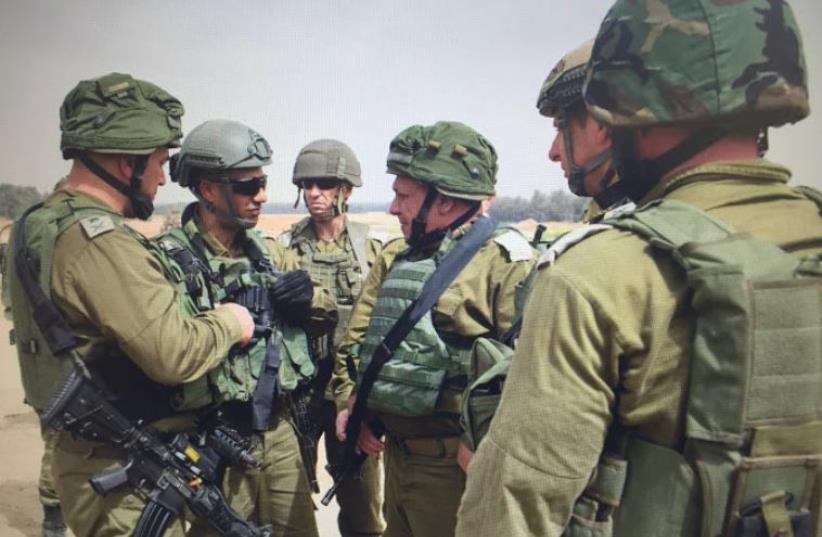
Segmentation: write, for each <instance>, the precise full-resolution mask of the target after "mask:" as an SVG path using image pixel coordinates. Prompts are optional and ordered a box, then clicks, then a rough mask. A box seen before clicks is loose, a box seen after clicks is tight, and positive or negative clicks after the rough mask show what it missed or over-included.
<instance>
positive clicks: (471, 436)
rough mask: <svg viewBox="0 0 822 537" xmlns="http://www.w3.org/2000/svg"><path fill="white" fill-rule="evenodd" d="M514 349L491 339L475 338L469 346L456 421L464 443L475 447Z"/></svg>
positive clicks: (493, 409)
mask: <svg viewBox="0 0 822 537" xmlns="http://www.w3.org/2000/svg"><path fill="white" fill-rule="evenodd" d="M513 356H514V350H513V349H512V348H511V347H509V346H507V345H505V344H503V343H500V342H499V341H496V340H494V339H488V338H478V339H477V340H476V341H475V342H474V346H473V348H472V349H471V373H470V374H471V379H472V381H473V382H471V384H470V385H469V386H468V388H467V389H466V390H465V394H464V396H463V400H462V414H461V416H460V421H461V423H462V428H463V430H464V431H465V433H466V435H465V436H466V437H467V440H468V443H469V445H468V447H469V448H470V449H471V450H472V451H476V450H477V447H478V446H479V443H480V441H481V440H482V439H483V438H484V437H485V435H486V434H487V433H488V428H489V426H490V425H491V418H493V417H494V414H495V413H496V411H497V407H498V406H499V402H500V398H501V397H502V387H503V385H504V384H505V378H506V377H507V376H508V369H509V368H510V367H511V359H512V358H513Z"/></svg>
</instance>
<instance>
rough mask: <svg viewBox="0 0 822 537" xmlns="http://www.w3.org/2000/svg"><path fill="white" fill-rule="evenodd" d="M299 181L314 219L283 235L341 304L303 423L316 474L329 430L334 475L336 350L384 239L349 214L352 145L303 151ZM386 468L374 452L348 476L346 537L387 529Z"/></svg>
mask: <svg viewBox="0 0 822 537" xmlns="http://www.w3.org/2000/svg"><path fill="white" fill-rule="evenodd" d="M292 181H293V182H294V184H295V185H297V188H298V191H299V192H302V193H303V201H304V202H305V206H306V208H307V209H308V213H309V216H308V217H307V218H304V219H302V220H300V221H299V222H297V223H296V224H294V226H292V227H291V229H290V230H288V231H287V232H285V233H284V234H283V235H282V236H281V237H280V238H281V240H282V241H283V243H284V244H285V245H286V246H288V247H289V248H291V249H292V250H293V251H294V252H295V253H296V254H297V255H298V256H299V257H300V266H301V267H302V268H303V269H304V270H306V271H308V273H309V274H311V276H312V277H313V278H314V279H315V280H316V281H318V282H320V283H321V285H322V287H323V288H324V289H328V290H329V292H330V293H331V295H332V296H333V297H334V299H335V301H336V303H337V316H338V320H337V326H336V327H335V329H334V332H333V334H329V335H326V336H324V337H321V338H314V339H312V340H311V348H312V353H313V355H314V356H315V359H316V361H317V362H318V364H319V371H318V372H317V376H316V377H315V378H314V379H313V380H312V381H311V383H310V385H307V386H306V390H305V393H304V395H303V396H304V397H305V398H306V399H307V407H308V413H307V414H308V415H307V416H305V417H304V419H297V420H296V421H297V425H298V428H299V425H300V422H301V421H307V422H308V423H307V425H308V426H307V427H305V428H306V429H308V430H306V431H303V432H302V436H303V438H302V439H301V442H302V443H304V444H305V445H307V446H308V449H307V450H306V454H307V459H308V460H306V464H307V465H309V466H310V468H309V470H310V472H313V473H314V474H315V475H316V464H317V458H316V455H317V451H316V446H317V444H318V442H319V440H320V436H321V435H323V436H324V438H325V453H326V457H327V458H328V464H329V469H330V470H331V472H332V474H335V473H336V469H338V468H339V466H340V464H341V462H342V456H343V451H342V443H341V442H340V441H339V440H338V439H337V436H336V430H335V425H334V424H335V419H336V416H337V408H336V406H335V405H334V402H333V397H332V393H331V387H330V384H329V380H330V378H331V374H332V369H333V367H334V355H335V354H334V353H335V349H336V346H337V344H339V343H340V342H341V340H342V335H343V334H345V331H346V329H347V328H348V319H349V318H350V317H351V309H352V307H353V304H354V300H355V299H356V298H357V296H358V295H359V293H360V289H361V288H362V282H363V280H364V279H365V277H366V275H367V274H368V270H369V267H370V266H371V264H372V263H373V262H374V259H375V258H376V256H377V254H378V252H379V251H380V249H381V248H382V241H381V240H379V237H378V236H376V235H375V234H374V233H371V232H370V231H369V226H368V225H367V224H361V223H359V222H352V221H350V220H349V219H348V214H347V213H348V199H349V197H350V196H351V192H352V190H353V188H354V187H360V186H362V177H361V174H360V163H359V161H358V160H357V156H356V155H355V154H354V152H353V151H352V150H351V148H350V147H348V146H347V145H345V144H344V143H342V142H340V141H338V140H315V141H313V142H311V143H310V144H308V145H306V146H305V147H303V148H302V149H301V150H300V152H299V154H298V155H297V161H296V162H295V163H294V174H293V177H292ZM298 202H299V199H298ZM306 418H307V419H306ZM379 471H380V468H379V460H378V458H377V457H370V458H369V459H368V460H367V461H366V463H365V464H364V465H363V468H362V476H361V479H355V480H349V481H346V483H345V484H344V485H343V486H342V488H341V489H340V490H339V491H338V493H337V502H338V503H339V506H340V512H339V515H338V517H337V525H338V527H339V530H340V535H342V536H343V537H350V536H367V535H380V534H381V533H382V530H383V523H382V519H381V517H380V504H381V500H380V490H379V487H380V476H379Z"/></svg>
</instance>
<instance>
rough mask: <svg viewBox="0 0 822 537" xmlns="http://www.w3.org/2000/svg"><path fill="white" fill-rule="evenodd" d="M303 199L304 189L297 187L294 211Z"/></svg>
mask: <svg viewBox="0 0 822 537" xmlns="http://www.w3.org/2000/svg"><path fill="white" fill-rule="evenodd" d="M302 198H303V187H301V186H299V185H298V186H297V199H295V200H294V207H293V208H294V209H296V208H297V207H298V206H299V205H300V200H301V199H302Z"/></svg>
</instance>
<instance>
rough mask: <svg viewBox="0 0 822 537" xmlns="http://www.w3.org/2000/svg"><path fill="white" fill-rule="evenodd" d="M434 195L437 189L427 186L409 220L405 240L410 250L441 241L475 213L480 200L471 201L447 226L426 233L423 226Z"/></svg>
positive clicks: (421, 248)
mask: <svg viewBox="0 0 822 537" xmlns="http://www.w3.org/2000/svg"><path fill="white" fill-rule="evenodd" d="M436 197H437V189H435V188H434V187H432V186H429V187H428V191H427V192H426V193H425V199H424V200H423V202H422V206H421V207H420V210H419V211H418V212H417V216H415V217H414V220H412V221H411V237H409V238H408V240H407V241H406V242H407V243H408V246H410V247H411V249H412V250H424V249H425V248H427V247H428V246H432V245H434V244H436V243H438V242H441V241H442V240H443V239H444V238H445V236H446V235H447V234H448V232H450V231H453V230H455V229H457V228H458V227H460V226H461V225H463V224H464V223H466V222H468V221H469V220H470V219H471V218H472V217H473V216H474V215H475V214H477V211H478V210H479V208H480V205H481V202H479V201H472V202H471V204H470V206H469V207H468V210H466V211H465V212H464V213H462V214H461V215H460V216H459V217H458V218H457V219H455V220H454V221H453V222H451V223H450V224H448V225H447V226H444V227H441V228H437V229H435V230H433V231H430V232H428V233H426V232H425V226H426V223H427V221H428V212H429V211H430V210H431V206H432V205H433V204H434V200H435V199H436Z"/></svg>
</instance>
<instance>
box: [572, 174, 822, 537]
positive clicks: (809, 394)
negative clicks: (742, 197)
mask: <svg viewBox="0 0 822 537" xmlns="http://www.w3.org/2000/svg"><path fill="white" fill-rule="evenodd" d="M805 192H806V194H807V195H808V197H810V198H812V199H814V200H815V201H816V202H817V203H818V204H819V205H820V207H821V208H822V195H820V193H818V192H815V191H811V190H807V191H805ZM607 223H608V224H610V225H612V226H614V227H617V228H619V229H624V230H627V231H631V232H633V233H635V234H637V235H639V236H640V237H642V238H644V239H645V240H647V241H648V242H649V244H650V245H651V246H652V247H653V248H655V249H657V250H659V251H662V252H666V253H667V254H668V255H670V256H671V258H672V259H673V260H674V261H675V262H676V263H677V264H678V265H679V266H680V267H681V268H682V269H683V270H684V271H685V273H686V275H687V281H688V287H689V289H690V293H691V295H690V307H691V309H692V311H693V314H694V318H695V319H696V322H695V324H694V326H695V331H694V334H693V338H692V346H691V355H690V380H689V384H688V391H687V400H686V406H685V420H684V426H685V434H684V439H683V444H682V446H681V448H679V449H671V448H668V447H666V446H661V445H657V444H654V443H652V442H649V441H646V440H644V439H642V438H639V437H637V436H634V435H632V434H631V433H630V432H629V431H624V430H621V429H620V427H619V424H617V425H616V426H614V428H613V429H612V431H611V435H610V437H611V438H612V439H616V440H617V443H616V444H617V445H618V446H619V448H618V449H616V450H615V452H614V454H611V455H605V456H603V458H602V459H601V461H600V464H599V466H598V467H597V472H596V474H595V477H594V478H593V479H592V481H591V483H590V484H589V487H588V489H586V491H585V493H584V494H583V495H582V497H580V498H579V499H578V500H577V503H576V505H575V509H574V515H573V517H572V520H571V524H570V526H569V528H568V529H567V530H566V535H583V534H584V535H590V534H591V533H590V532H591V528H592V527H596V528H598V529H599V530H601V531H599V533H597V534H599V535H610V534H611V532H613V535H619V536H621V535H636V536H641V537H644V536H657V535H659V536H662V535H666V536H703V537H709V536H710V537H713V536H717V535H721V536H724V537H758V536H759V535H784V536H791V537H793V536H796V537H800V536H802V537H810V536H812V535H819V534H820V531H822V522H820V509H821V508H822V507H821V506H822V498H821V496H820V495H821V494H822V390H820V386H822V338H820V334H822V255H816V256H811V257H806V258H802V259H800V258H797V257H795V256H792V255H790V254H788V253H787V252H785V251H783V250H781V249H780V248H778V247H776V246H775V245H773V244H770V243H767V242H765V241H761V240H758V239H755V238H753V237H751V236H750V235H747V234H738V233H734V232H733V230H731V229H729V228H728V227H727V226H725V225H724V224H723V223H721V222H719V221H717V220H715V219H713V218H712V217H710V216H709V215H707V214H706V213H704V212H702V211H699V210H698V209H696V208H694V207H692V206H689V205H687V204H684V203H681V202H676V201H669V200H663V201H661V202H657V203H655V204H651V205H648V206H646V207H643V208H642V209H641V210H638V211H636V212H634V213H629V214H627V215H623V216H621V217H618V218H616V219H614V220H611V221H609V222H607ZM586 532H587V533H586Z"/></svg>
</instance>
